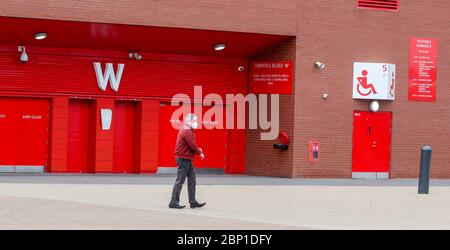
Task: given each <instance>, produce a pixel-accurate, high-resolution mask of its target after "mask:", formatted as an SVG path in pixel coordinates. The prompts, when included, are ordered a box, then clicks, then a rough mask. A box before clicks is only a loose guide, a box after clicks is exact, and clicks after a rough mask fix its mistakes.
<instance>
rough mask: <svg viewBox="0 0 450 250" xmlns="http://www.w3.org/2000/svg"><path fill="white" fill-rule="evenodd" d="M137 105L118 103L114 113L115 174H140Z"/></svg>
mask: <svg viewBox="0 0 450 250" xmlns="http://www.w3.org/2000/svg"><path fill="white" fill-rule="evenodd" d="M136 116H137V115H136V103H135V102H130V101H128V102H127V101H121V102H116V105H115V109H114V113H113V118H112V119H113V126H114V168H113V172H114V173H139V170H138V167H139V166H138V164H137V162H136V159H137V157H138V151H137V150H135V148H136V145H137V142H138V141H137V138H138V134H137V133H138V132H139V131H138V129H137V128H136V125H137V123H136Z"/></svg>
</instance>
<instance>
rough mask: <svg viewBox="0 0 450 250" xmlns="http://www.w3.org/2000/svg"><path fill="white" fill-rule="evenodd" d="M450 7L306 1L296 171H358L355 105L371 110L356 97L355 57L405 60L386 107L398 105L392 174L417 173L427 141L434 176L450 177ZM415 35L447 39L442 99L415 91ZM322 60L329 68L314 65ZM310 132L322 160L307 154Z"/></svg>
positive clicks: (436, 1) (444, 0) (442, 0)
mask: <svg viewBox="0 0 450 250" xmlns="http://www.w3.org/2000/svg"><path fill="white" fill-rule="evenodd" d="M449 11H450V2H449V1H448V0H433V1H413V0H410V1H400V10H399V12H398V13H396V12H387V11H376V10H364V9H357V8H356V0H346V1H342V0H339V1H338V0H336V1H330V0H315V1H300V3H299V12H298V15H299V18H298V33H297V36H298V39H297V81H296V101H295V108H296V116H295V123H294V124H295V142H294V147H295V148H294V161H293V162H294V176H295V177H345V178H350V177H351V155H352V112H353V110H368V102H367V101H358V100H353V99H352V74H353V72H352V71H353V66H352V64H353V62H354V61H367V62H388V63H394V64H396V65H397V72H396V73H397V84H396V85H397V86H396V100H395V101H393V102H384V101H383V102H381V111H391V112H393V120H392V145H391V146H392V164H391V165H392V175H391V177H394V178H397V177H398V178H399V177H417V176H418V170H419V157H420V148H421V146H423V145H424V144H430V145H431V146H432V147H433V159H432V177H434V178H440V177H446V178H448V177H450V167H449V162H450V154H449V153H448V151H449V150H450V146H449V143H448V141H449V134H450V126H449V124H450V110H449V109H448V105H449V101H450V98H449V97H450V87H448V82H449V80H450V70H449V69H450V65H449V64H450V61H449V60H448V58H449V56H450V49H449V47H450V43H449V39H450V35H449V33H448V23H450V16H449V15H448V13H449ZM410 36H417V37H429V38H436V39H438V40H439V41H440V45H439V49H438V50H439V52H438V58H439V59H438V60H439V62H438V76H437V78H438V82H437V101H436V102H435V103H424V102H411V101H408V99H407V94H408V90H407V88H408V60H409V38H410ZM316 60H321V61H323V62H324V63H325V64H326V65H327V67H326V69H324V70H316V69H314V67H313V64H314V62H315V61H316ZM325 92H326V93H329V98H328V99H327V100H323V99H322V94H323V93H325ZM309 138H318V139H320V142H321V162H320V163H318V164H309V163H308V162H307V142H308V139H309Z"/></svg>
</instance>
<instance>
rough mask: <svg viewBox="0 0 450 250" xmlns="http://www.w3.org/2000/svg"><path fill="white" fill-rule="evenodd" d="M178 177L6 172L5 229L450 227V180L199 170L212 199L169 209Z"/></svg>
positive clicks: (2, 187) (1, 195) (1, 208)
mask: <svg viewBox="0 0 450 250" xmlns="http://www.w3.org/2000/svg"><path fill="white" fill-rule="evenodd" d="M174 179H175V176H172V175H146V176H145V175H144V176H141V175H129V176H117V175H0V229H450V213H449V212H448V207H450V181H448V180H433V181H432V182H431V183H432V186H431V188H430V192H431V193H430V195H417V180H382V181H380V180H370V181H365V180H328V179H327V180H304V179H283V178H265V177H248V176H221V175H218V176H212V175H205V176H202V175H200V176H198V198H199V200H200V201H203V200H204V201H206V202H207V203H208V204H207V206H206V207H205V208H202V209H196V210H192V209H190V208H185V209H183V210H171V209H168V208H167V205H168V201H169V198H170V197H169V196H170V193H171V188H172V183H173V181H174ZM186 202H187V194H186V187H184V188H183V192H182V203H186Z"/></svg>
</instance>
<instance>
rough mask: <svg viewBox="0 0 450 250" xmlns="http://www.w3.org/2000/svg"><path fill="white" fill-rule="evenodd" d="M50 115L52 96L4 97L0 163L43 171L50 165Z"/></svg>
mask: <svg viewBox="0 0 450 250" xmlns="http://www.w3.org/2000/svg"><path fill="white" fill-rule="evenodd" d="M48 119H49V102H48V100H43V99H42V100H40V99H21V98H17V99H1V100H0V136H1V137H0V138H1V143H0V150H1V151H0V152H1V154H0V165H2V166H5V165H6V166H9V167H13V168H14V169H15V170H18V168H27V169H26V170H27V171H37V172H41V171H43V170H44V168H45V167H46V166H47V154H48ZM30 168H33V169H35V170H33V169H30ZM38 168H39V169H38Z"/></svg>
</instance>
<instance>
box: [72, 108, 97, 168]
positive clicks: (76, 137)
mask: <svg viewBox="0 0 450 250" xmlns="http://www.w3.org/2000/svg"><path fill="white" fill-rule="evenodd" d="M89 106H90V105H89V101H86V100H70V101H69V126H68V130H67V133H68V136H67V142H68V146H67V172H71V173H88V172H92V171H91V170H90V167H89V166H90V162H89V131H90V129H91V128H90V126H89V124H90V115H89Z"/></svg>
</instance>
